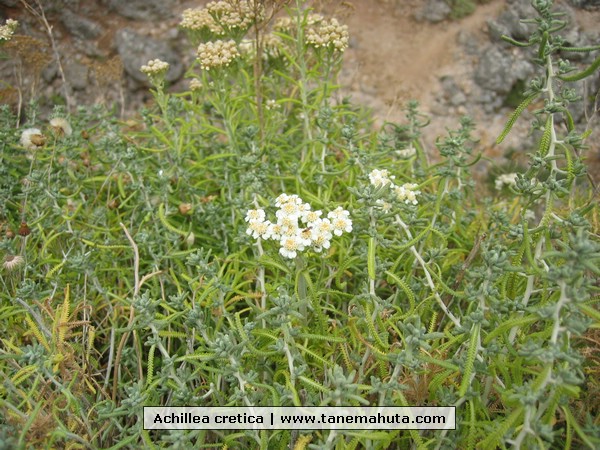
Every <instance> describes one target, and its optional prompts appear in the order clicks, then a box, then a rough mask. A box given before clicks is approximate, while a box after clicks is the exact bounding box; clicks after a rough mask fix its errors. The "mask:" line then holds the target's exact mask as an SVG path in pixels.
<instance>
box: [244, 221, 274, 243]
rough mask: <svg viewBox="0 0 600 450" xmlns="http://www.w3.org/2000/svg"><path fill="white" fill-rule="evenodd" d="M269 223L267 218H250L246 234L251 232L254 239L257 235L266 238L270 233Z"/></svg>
mask: <svg viewBox="0 0 600 450" xmlns="http://www.w3.org/2000/svg"><path fill="white" fill-rule="evenodd" d="M270 225H271V223H270V222H269V221H268V220H266V221H262V220H251V221H250V223H249V225H248V229H247V230H246V234H251V235H252V237H253V238H254V239H258V238H259V237H262V238H264V239H268V238H269V237H270V234H271V228H270Z"/></svg>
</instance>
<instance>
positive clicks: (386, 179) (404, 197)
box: [369, 169, 421, 206]
mask: <svg viewBox="0 0 600 450" xmlns="http://www.w3.org/2000/svg"><path fill="white" fill-rule="evenodd" d="M395 178H396V177H395V176H393V175H390V174H389V172H388V170H387V169H383V170H379V169H374V170H372V171H371V173H369V181H370V182H371V184H372V185H373V186H375V187H377V188H378V187H382V186H389V187H390V189H391V191H392V194H393V195H394V197H395V200H396V201H399V202H404V203H406V204H413V205H417V204H418V203H419V201H418V200H417V195H419V194H420V193H421V191H419V190H418V189H417V188H418V187H419V186H418V185H417V184H415V183H404V184H403V185H401V186H399V185H396V184H394V181H393V180H394V179H395ZM388 206H389V205H388Z"/></svg>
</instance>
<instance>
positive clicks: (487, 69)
mask: <svg viewBox="0 0 600 450" xmlns="http://www.w3.org/2000/svg"><path fill="white" fill-rule="evenodd" d="M533 73H534V68H533V66H532V65H531V63H529V62H528V61H526V60H523V59H520V58H515V57H514V56H513V55H512V54H511V53H510V52H508V51H506V50H504V49H500V48H498V47H496V46H493V45H491V46H489V47H487V48H486V49H484V51H483V55H482V56H481V58H480V59H479V63H478V64H477V66H476V68H475V74H474V80H475V83H477V84H478V85H479V86H480V87H482V88H483V89H485V90H488V91H492V92H495V93H496V94H500V95H503V94H507V93H508V92H509V91H510V90H511V89H512V87H513V86H514V84H515V82H516V81H517V80H527V79H528V78H529V77H530V76H531V75H532V74H533Z"/></svg>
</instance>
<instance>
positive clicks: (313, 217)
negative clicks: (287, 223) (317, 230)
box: [300, 210, 323, 226]
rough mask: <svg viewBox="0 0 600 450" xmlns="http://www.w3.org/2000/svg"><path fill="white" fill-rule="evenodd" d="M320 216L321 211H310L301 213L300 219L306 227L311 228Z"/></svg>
mask: <svg viewBox="0 0 600 450" xmlns="http://www.w3.org/2000/svg"><path fill="white" fill-rule="evenodd" d="M322 214H323V211H320V210H319V211H310V210H309V211H303V213H302V216H301V217H300V218H301V219H302V221H303V222H304V223H306V224H307V225H308V226H312V224H313V223H314V222H316V221H317V220H319V218H320V217H321V215H322Z"/></svg>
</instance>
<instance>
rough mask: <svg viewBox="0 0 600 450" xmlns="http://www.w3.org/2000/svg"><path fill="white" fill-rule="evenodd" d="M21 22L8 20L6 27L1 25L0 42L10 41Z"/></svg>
mask: <svg viewBox="0 0 600 450" xmlns="http://www.w3.org/2000/svg"><path fill="white" fill-rule="evenodd" d="M17 25H19V22H17V21H16V20H13V19H8V20H7V21H6V24H5V25H0V42H3V41H10V39H11V38H12V36H13V34H14V33H15V30H16V29H17Z"/></svg>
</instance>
